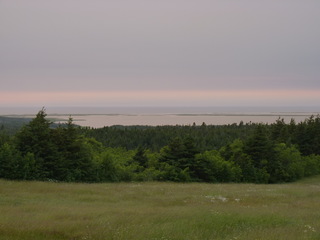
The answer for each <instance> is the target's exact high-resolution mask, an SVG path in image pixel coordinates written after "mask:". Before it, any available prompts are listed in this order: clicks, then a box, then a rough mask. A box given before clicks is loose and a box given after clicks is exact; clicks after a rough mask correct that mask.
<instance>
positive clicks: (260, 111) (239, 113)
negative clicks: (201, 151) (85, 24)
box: [0, 107, 320, 128]
mask: <svg viewBox="0 0 320 240" xmlns="http://www.w3.org/2000/svg"><path fill="white" fill-rule="evenodd" d="M40 109H41V108H38V109H36V108H0V115H11V116H12V115H15V116H21V117H26V116H27V117H34V116H35V114H36V113H37V112H38V111H39V110H40ZM319 113H320V107H179V108H175V107H162V108H161V107H155V108H151V107H140V108H137V107H135V108H134V107H130V108H129V107H128V108H125V107H120V108H115V107H114V108H111V107H109V108H92V107H91V108H80V107H75V108H48V109H47V114H48V117H49V118H50V119H54V120H55V121H57V122H63V121H64V120H66V119H68V117H69V116H70V115H71V116H72V118H73V119H74V122H75V123H76V124H78V125H81V126H90V127H95V128H99V127H103V126H112V125H150V126H156V125H176V124H179V125H192V124H193V123H195V124H197V125H201V124H202V123H203V122H204V123H206V124H207V125H209V124H214V125H222V124H232V123H237V124H238V123H240V121H243V122H244V123H248V122H255V123H259V122H262V123H273V122H275V120H276V119H278V118H279V117H281V118H283V119H284V120H285V121H286V122H289V121H290V120H291V119H292V118H293V119H295V121H296V122H300V121H303V120H304V119H306V118H308V117H310V116H311V115H317V114H319Z"/></svg>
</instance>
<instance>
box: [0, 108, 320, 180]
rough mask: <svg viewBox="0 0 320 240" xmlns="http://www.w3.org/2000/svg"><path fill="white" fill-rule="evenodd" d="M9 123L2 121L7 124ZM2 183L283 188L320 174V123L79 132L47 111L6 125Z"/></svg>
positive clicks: (313, 119)
mask: <svg viewBox="0 0 320 240" xmlns="http://www.w3.org/2000/svg"><path fill="white" fill-rule="evenodd" d="M0 123H1V122H0ZM0 125H1V126H0V178H3V179H11V180H41V181H57V182H60V181H63V182H89V183H90V182H120V181H172V182H209V183H215V182H245V183H249V182H250V183H282V182H292V181H296V180H298V179H301V178H304V177H308V176H312V175H317V174H319V173H320V139H319V138H320V116H319V115H318V116H310V117H309V118H307V119H306V120H305V121H303V122H299V123H296V122H295V121H294V119H292V120H291V122H290V123H285V122H284V120H283V119H281V118H278V119H276V120H275V122H274V123H272V124H262V123H247V124H244V123H243V122H240V123H239V124H236V123H234V124H229V125H221V126H215V125H206V124H205V123H203V124H202V125H200V126H198V125H195V124H193V125H187V126H186V125H176V126H156V127H152V126H111V127H104V128H97V129H95V128H89V127H79V126H76V125H75V124H74V123H73V120H72V118H71V117H70V118H69V120H68V121H67V123H66V124H59V125H57V124H53V123H52V122H51V121H50V120H48V119H47V114H46V112H45V109H42V110H40V111H39V112H38V113H37V115H36V116H35V118H33V119H31V120H29V121H26V122H23V123H22V124H21V125H20V124H18V123H17V124H16V125H15V126H16V127H14V126H13V125H6V124H0Z"/></svg>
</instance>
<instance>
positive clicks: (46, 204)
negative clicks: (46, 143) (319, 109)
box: [0, 176, 320, 240]
mask: <svg viewBox="0 0 320 240" xmlns="http://www.w3.org/2000/svg"><path fill="white" fill-rule="evenodd" d="M0 239H1V240H2V239H6V240H13V239H19V240H23V239H32V240H37V239H46V240H50V239H52V240H53V239H54V240H59V239H68V240H77V239H79V240H80V239H101V240H102V239H103V240H105V239H106V240H108V239H123V240H131V239H137V240H138V239H139V240H142V239H148V240H166V239H183V240H195V239H199V240H206V239H230V240H235V239H246V240H248V239H277V240H278V239H290V240H293V239H297V240H298V239H299V240H301V239H320V177H319V176H318V177H315V178H310V179H305V180H303V181H300V182H297V183H292V184H276V185H255V184H202V183H192V184H189V183H188V184H177V183H110V184H74V183H72V184H71V183H70V184H69V183H47V182H14V181H5V180H0Z"/></svg>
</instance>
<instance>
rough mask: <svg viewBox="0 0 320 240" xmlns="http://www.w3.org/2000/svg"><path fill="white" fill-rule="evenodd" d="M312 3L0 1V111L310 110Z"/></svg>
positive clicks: (315, 13) (314, 45)
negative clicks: (146, 108)
mask: <svg viewBox="0 0 320 240" xmlns="http://www.w3.org/2000/svg"><path fill="white" fill-rule="evenodd" d="M319 23H320V1H319V0H268V1H262V0H241V1H239V0H197V1H196V0H163V1H154V0H134V1H132V0H106V1H103V0H90V1H88V0H55V1H51V0H28V1H26V0H0V107H24V106H47V107H50V106H86V107H90V106H95V107H97V106H101V107H104V106H277V105H278V106H279V105H280V106H297V105H299V106H319V105H320V27H319Z"/></svg>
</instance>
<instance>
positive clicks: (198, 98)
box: [0, 90, 320, 107]
mask: <svg viewBox="0 0 320 240" xmlns="http://www.w3.org/2000/svg"><path fill="white" fill-rule="evenodd" d="M319 103H320V90H231V91H227V90H207V91H198V90H197V91H190V90H189V91H86V92H84V91H79V92H76V91H74V92H72V91H68V92H67V91H66V92H22V91H21V92H0V106H2V107H11V106H31V105H33V106H34V105H41V106H61V105H62V106H165V105H169V106H170V105H172V106H174V105H176V106H183V105H185V106H190V105H191V106H237V105H252V106H259V105H297V104H300V105H317V104H319Z"/></svg>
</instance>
